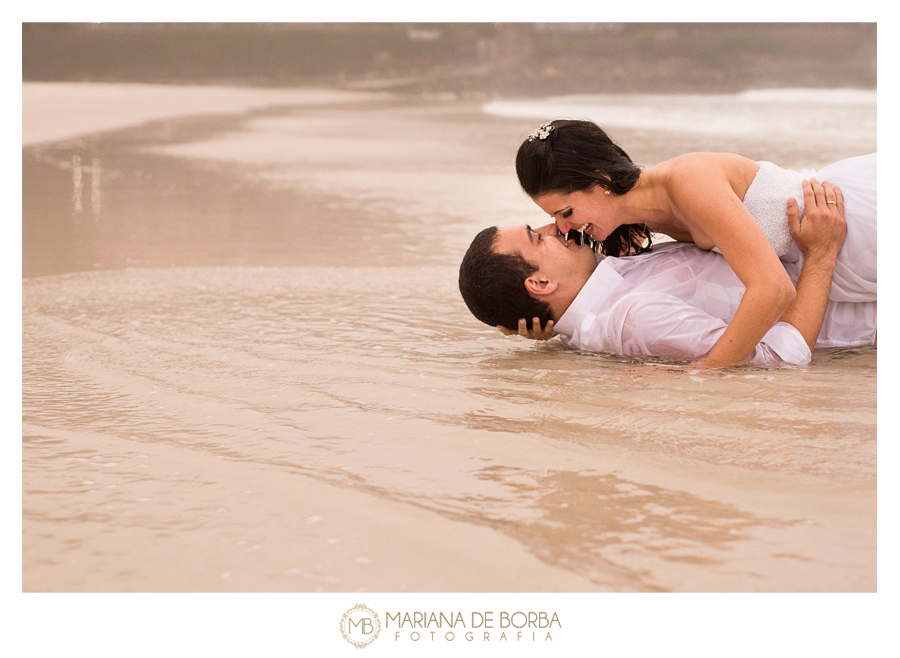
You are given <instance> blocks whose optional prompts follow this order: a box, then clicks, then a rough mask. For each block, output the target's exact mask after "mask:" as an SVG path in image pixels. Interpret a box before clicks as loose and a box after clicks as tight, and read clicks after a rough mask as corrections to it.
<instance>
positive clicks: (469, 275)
mask: <svg viewBox="0 0 900 658" xmlns="http://www.w3.org/2000/svg"><path fill="white" fill-rule="evenodd" d="M496 241H497V227H496V226H492V227H490V228H486V229H484V230H483V231H481V233H479V234H478V235H476V236H475V239H474V240H472V244H471V245H470V246H469V250H468V251H467V252H466V255H465V256H464V257H463V260H462V263H461V264H460V266H459V292H460V293H461V294H462V298H463V301H464V302H465V303H466V306H468V307H469V310H470V311H471V312H472V315H474V316H475V317H476V318H478V319H479V320H481V321H482V322H484V323H485V324H488V325H490V326H492V327H496V326H497V325H503V326H504V327H506V328H507V329H512V330H513V331H515V330H516V329H518V327H519V318H526V323H527V325H528V329H531V328H532V327H531V325H532V321H531V319H532V318H538V320H539V321H540V323H541V327H542V328H543V327H545V326H546V325H547V321H548V320H550V319H551V317H550V304H548V303H547V302H545V301H539V300H537V299H535V298H534V297H532V296H531V295H530V294H529V293H528V290H526V289H525V279H527V278H528V277H529V276H531V275H532V274H534V273H535V272H536V271H537V269H538V268H537V266H536V265H534V264H533V263H529V262H528V261H527V260H525V258H523V257H522V255H521V254H520V253H518V252H516V253H512V254H503V253H498V252H497V251H495V250H494V243H495V242H496Z"/></svg>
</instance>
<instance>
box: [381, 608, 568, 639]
mask: <svg viewBox="0 0 900 658" xmlns="http://www.w3.org/2000/svg"><path fill="white" fill-rule="evenodd" d="M558 628H562V624H560V622H559V617H558V616H557V614H556V613H555V612H553V613H547V612H521V611H517V612H500V613H499V614H497V613H494V612H472V613H471V614H470V615H469V616H468V618H467V617H465V616H464V615H463V613H461V612H456V613H452V612H451V613H443V612H395V613H391V612H387V613H385V621H384V630H385V631H386V632H387V631H391V630H393V635H394V640H395V641H400V640H401V639H406V640H411V641H413V642H419V641H422V640H424V641H426V642H428V641H431V642H435V641H445V642H453V641H454V640H462V641H465V642H474V641H480V642H491V641H497V642H509V641H514V642H521V641H523V640H524V641H538V640H540V641H543V642H552V641H553V635H552V634H551V631H552V630H553V629H558Z"/></svg>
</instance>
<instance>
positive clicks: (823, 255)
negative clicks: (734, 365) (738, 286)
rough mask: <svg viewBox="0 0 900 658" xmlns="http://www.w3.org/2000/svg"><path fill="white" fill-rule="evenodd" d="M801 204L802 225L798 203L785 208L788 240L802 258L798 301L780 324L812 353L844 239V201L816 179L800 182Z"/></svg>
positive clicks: (835, 190)
mask: <svg viewBox="0 0 900 658" xmlns="http://www.w3.org/2000/svg"><path fill="white" fill-rule="evenodd" d="M791 201H792V202H793V199H792V200H791ZM803 202H804V204H805V205H806V215H805V216H804V218H803V223H802V224H801V223H800V212H799V209H798V208H797V203H796V202H793V203H789V204H788V221H789V226H790V229H791V237H793V238H794V242H796V243H797V246H798V247H799V248H800V251H802V252H803V255H804V256H805V258H804V260H803V269H802V270H801V272H800V279H799V280H798V281H797V299H796V300H794V303H793V304H791V305H790V307H788V310H786V311H785V312H784V315H782V316H781V321H782V322H787V323H788V324H790V325H793V327H794V328H796V329H797V331H799V332H800V334H801V335H802V336H803V339H804V340H805V341H806V344H807V345H809V349H810V350H812V349H813V348H814V347H815V346H816V339H817V338H818V337H819V331H820V330H821V328H822V321H823V318H824V317H825V310H826V308H827V306H828V294H829V293H830V291H831V276H832V274H833V273H834V263H835V261H836V260H837V255H838V252H839V251H840V250H841V246H843V244H844V238H845V237H846V236H847V223H846V221H845V219H844V197H843V195H842V194H841V191H840V189H838V188H836V187H835V188H832V187H831V185H829V184H828V183H824V184H822V185H819V183H818V181H817V180H816V179H815V178H813V179H811V180H809V181H803Z"/></svg>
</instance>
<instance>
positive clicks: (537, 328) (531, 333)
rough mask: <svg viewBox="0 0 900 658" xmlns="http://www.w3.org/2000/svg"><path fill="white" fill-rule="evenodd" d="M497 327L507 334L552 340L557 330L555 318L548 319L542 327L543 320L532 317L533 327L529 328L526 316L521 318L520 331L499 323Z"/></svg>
mask: <svg viewBox="0 0 900 658" xmlns="http://www.w3.org/2000/svg"><path fill="white" fill-rule="evenodd" d="M497 329H499V330H500V331H501V332H502V333H503V334H505V335H506V336H524V337H525V338H531V339H532V340H550V339H551V338H553V337H554V336H555V335H556V332H554V331H553V320H548V321H547V325H546V326H545V327H544V328H543V329H541V322H540V320H538V318H532V320H531V329H528V322H527V321H526V320H525V318H521V319H520V320H519V329H518V331H513V330H511V329H507V328H506V327H504V326H502V325H497Z"/></svg>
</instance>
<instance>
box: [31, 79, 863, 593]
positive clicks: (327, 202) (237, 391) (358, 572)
mask: <svg viewBox="0 0 900 658" xmlns="http://www.w3.org/2000/svg"><path fill="white" fill-rule="evenodd" d="M751 100H752V98H751ZM621 101H622V99H618V101H617V102H621ZM594 102H595V103H596V102H597V101H596V99H595V101H594ZM654 102H655V103H656V104H657V105H659V100H658V99H657V100H655V101H654V100H653V99H651V100H650V101H648V104H649V105H651V106H652V105H653V103H654ZM692 102H694V103H696V104H699V105H700V106H703V107H712V108H721V107H723V105H722V101H721V98H720V97H709V98H708V99H707V100H706V101H704V98H703V97H700V98H695V99H693V100H692ZM704 102H705V103H706V105H705V106H704ZM729 102H731V103H733V104H736V105H740V103H738V102H736V101H734V100H733V99H732V100H731V101H729ZM748 102H749V101H748ZM822 105H823V106H824V109H822V108H820V110H822V111H823V112H824V111H826V110H827V109H828V103H822ZM742 107H743V106H742ZM832 107H833V113H834V115H835V116H837V115H840V116H841V117H843V116H844V115H843V114H842V113H845V112H847V104H846V103H838V102H835V103H833V104H832ZM852 108H853V111H854V112H856V113H857V116H858V119H859V120H858V124H859V125H861V126H867V125H868V126H870V127H871V130H870V132H866V131H865V130H862V131H861V133H860V134H855V133H854V135H855V136H854V137H853V143H852V146H848V145H847V142H846V139H848V138H847V135H846V134H843V137H842V139H844V140H845V141H841V142H835V141H834V140H831V141H829V135H828V131H829V130H831V128H828V126H831V125H833V124H832V123H829V122H828V121H826V120H823V121H822V125H823V126H826V128H823V132H824V133H825V135H822V134H821V133H820V134H817V135H816V136H815V139H813V138H812V137H810V134H812V131H810V133H809V134H807V133H801V134H800V135H798V138H797V141H796V142H795V143H789V144H786V143H785V142H784V140H783V139H782V138H781V137H778V136H777V134H774V133H773V137H772V139H771V141H770V142H766V141H765V140H764V139H762V140H761V138H760V134H759V133H757V132H753V133H752V134H743V133H740V132H737V133H735V134H730V135H729V134H711V133H705V134H699V133H696V132H692V131H691V130H687V129H685V128H684V124H683V123H682V122H681V119H679V120H678V121H674V120H673V124H672V126H671V129H670V130H668V131H666V130H665V126H662V128H661V127H660V126H658V125H656V123H657V122H658V120H659V117H658V114H659V112H657V113H656V114H654V118H653V122H654V125H653V126H647V127H646V130H644V129H641V128H640V126H629V127H623V128H621V129H620V130H618V131H617V133H618V134H617V137H618V138H619V139H620V141H621V142H622V143H623V145H625V147H626V150H628V151H629V152H630V154H631V155H632V156H633V157H634V158H635V159H636V160H637V161H639V162H644V163H647V164H652V162H655V161H657V160H660V159H664V158H666V157H671V156H672V155H675V154H677V153H678V152H680V151H684V150H736V151H740V152H743V153H745V154H746V155H748V156H750V157H755V158H759V159H769V160H772V161H774V162H777V163H779V164H782V165H784V166H788V167H792V168H800V167H804V166H805V167H817V166H821V165H823V164H827V163H828V162H830V161H831V160H834V159H838V158H840V157H845V156H850V155H857V154H860V153H864V152H867V151H871V150H874V148H875V134H874V112H875V107H874V101H873V102H872V103H871V104H867V103H857V104H855V105H852ZM770 109H771V108H770ZM492 111H493V110H491V109H490V108H488V109H487V111H485V110H483V108H481V107H479V106H477V105H472V104H467V103H461V102H427V103H426V102H421V103H411V102H381V103H373V104H370V105H367V106H364V107H360V106H359V105H354V106H345V105H334V106H318V107H316V106H313V107H297V108H280V109H272V110H268V111H257V112H252V113H248V114H245V115H239V116H233V117H218V118H213V117H209V118H194V119H182V120H167V121H160V122H156V123H153V124H148V125H145V126H142V127H140V128H135V129H131V130H123V131H118V132H114V133H108V134H103V135H92V136H89V137H86V138H81V139H76V140H70V141H66V142H59V143H55V144H43V145H38V146H34V147H28V148H25V149H23V206H24V217H23V275H24V277H25V280H24V282H23V423H24V437H23V500H24V502H23V587H24V589H25V590H26V591H196V590H202V591H219V590H238V591H361V590H370V591H590V590H609V591H874V589H875V576H876V573H875V564H876V559H875V558H876V555H875V547H876V542H875V537H876V513H875V502H876V497H875V488H876V405H875V393H876V374H877V368H876V350H875V349H874V348H872V349H847V350H836V351H831V352H821V353H816V356H815V359H814V363H813V364H812V365H810V366H808V367H803V368H773V369H752V368H733V369H726V370H722V371H716V372H709V371H698V370H696V369H694V368H692V367H691V366H690V365H689V364H679V363H666V362H662V361H654V362H643V361H640V360H636V359H626V358H620V357H610V356H605V355H599V354H587V353H580V352H575V351H570V350H567V349H566V348H564V347H563V346H562V345H561V344H560V343H559V341H557V340H555V341H550V342H548V343H543V344H537V343H533V342H530V341H526V340H524V339H518V338H506V337H503V336H500V335H499V334H498V333H497V332H496V331H494V330H492V329H490V328H487V327H484V326H482V325H480V324H479V323H478V322H477V321H475V320H474V319H473V318H471V317H470V316H469V314H468V312H467V310H466V309H465V307H464V305H463V303H462V301H461V300H460V299H459V295H458V292H457V289H456V267H457V265H458V262H459V260H460V258H461V256H462V253H464V251H465V248H466V247H467V246H468V243H469V241H470V240H471V238H472V237H473V236H474V234H475V233H476V232H477V231H478V230H480V229H481V228H483V227H484V226H487V225H490V224H495V223H496V224H501V225H502V224H511V223H525V222H528V223H531V224H532V225H538V224H540V223H542V217H541V213H540V212H539V211H538V210H537V209H536V208H535V207H533V206H532V204H531V203H530V201H528V200H527V199H526V198H524V196H523V195H522V194H521V192H519V190H518V188H517V186H516V185H517V184H516V181H515V175H514V171H513V164H512V159H513V153H514V151H515V148H516V145H517V143H518V141H519V139H520V138H521V137H522V135H523V134H527V133H528V132H529V131H530V130H531V129H532V128H533V124H534V123H536V121H538V120H540V118H541V117H538V118H537V119H531V118H516V117H514V116H512V114H513V113H512V112H510V113H509V114H510V116H505V117H500V116H495V115H493V114H491V113H489V112H492ZM528 111H532V110H528ZM528 111H525V110H522V112H523V116H524V114H527V112H528ZM741 111H746V108H743V109H742V110H741ZM726 116H727V115H726ZM770 116H771V117H774V118H769V119H766V118H765V117H764V118H763V119H761V120H769V121H771V122H776V121H780V120H781V119H780V118H779V116H780V115H779V114H778V113H777V112H772V113H771V114H767V115H766V117H770ZM842 120H843V119H842ZM870 120H871V121H870ZM867 122H868V123H867ZM763 132H764V131H763ZM818 140H822V144H824V146H820V144H819V143H817V142H818ZM629 144H634V147H633V148H632V147H630V146H629ZM838 150H840V152H838ZM811 152H815V153H817V159H816V160H810V159H809V158H807V157H806V155H807V154H809V153H811Z"/></svg>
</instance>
